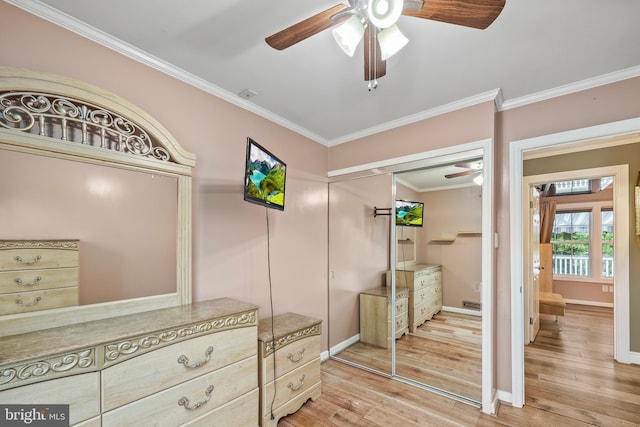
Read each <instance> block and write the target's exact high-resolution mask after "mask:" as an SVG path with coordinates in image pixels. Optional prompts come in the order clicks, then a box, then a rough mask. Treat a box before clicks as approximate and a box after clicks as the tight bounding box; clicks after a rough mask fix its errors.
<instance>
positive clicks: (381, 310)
mask: <svg viewBox="0 0 640 427" xmlns="http://www.w3.org/2000/svg"><path fill="white" fill-rule="evenodd" d="M391 300H392V299H391V287H386V286H383V287H380V288H373V289H368V290H366V291H363V292H360V341H362V342H365V343H367V344H373V345H377V346H378V347H382V348H389V347H391V322H392V318H391ZM408 306H409V290H408V289H407V288H396V317H395V325H396V333H395V338H396V339H398V338H400V337H401V336H402V335H404V334H406V333H407V326H408V323H409V318H408V311H407V308H408Z"/></svg>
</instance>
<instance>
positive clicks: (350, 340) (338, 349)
mask: <svg viewBox="0 0 640 427" xmlns="http://www.w3.org/2000/svg"><path fill="white" fill-rule="evenodd" d="M358 341H360V334H355V335H354V336H352V337H351V338H347V339H346V340H344V341H342V342H340V343H338V344H336V345H334V346H333V347H331V348H330V349H329V354H338V353H340V352H341V351H342V350H344V349H345V348H347V347H349V346H350V345H353V344H355V343H357V342H358ZM327 357H328V356H327Z"/></svg>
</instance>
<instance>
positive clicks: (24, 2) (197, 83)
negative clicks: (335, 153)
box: [5, 0, 328, 145]
mask: <svg viewBox="0 0 640 427" xmlns="http://www.w3.org/2000/svg"><path fill="white" fill-rule="evenodd" d="M5 1H6V3H9V4H11V5H13V6H15V7H18V8H20V9H22V10H24V11H26V12H29V13H31V14H32V15H35V16H37V17H39V18H42V19H44V20H47V21H49V22H51V23H53V24H55V25H58V26H60V27H62V28H64V29H66V30H69V31H71V32H73V33H76V34H78V35H80V36H82V37H84V38H86V39H89V40H91V41H93V42H96V43H98V44H100V45H102V46H104V47H106V48H109V49H111V50H113V51H116V52H118V53H120V54H122V55H124V56H126V57H128V58H130V59H133V60H135V61H137V62H140V63H142V64H144V65H147V66H149V67H151V68H153V69H155V70H157V71H160V72H162V73H164V74H167V75H169V76H171V77H174V78H175V79H177V80H180V81H182V82H184V83H187V84H189V85H191V86H193V87H195V88H197V89H200V90H203V91H204V92H207V93H209V94H211V95H214V96H216V97H218V98H221V99H223V100H225V101H227V102H229V103H231V104H233V105H235V106H237V107H240V108H242V109H245V110H247V111H250V112H252V113H255V114H257V115H258V116H260V117H263V118H265V119H267V120H269V121H272V122H274V123H277V124H279V125H281V126H283V127H285V128H287V129H289V130H291V131H293V132H296V133H297V134H299V135H302V136H304V137H307V138H309V139H311V140H313V141H315V142H318V143H320V144H323V145H328V141H327V139H326V138H323V137H321V136H320V135H318V134H316V133H314V132H311V131H310V130H308V129H306V128H304V127H302V126H299V125H297V124H296V123H293V122H291V121H289V120H286V119H284V118H283V117H281V116H279V115H277V114H274V113H272V112H271V111H269V110H267V109H264V108H262V107H259V106H257V105H255V104H253V103H250V102H248V101H246V100H244V99H243V98H241V97H240V96H239V95H237V94H234V93H231V92H229V91H227V90H224V89H222V88H220V87H219V86H216V85H214V84H212V83H210V82H208V81H206V80H204V79H202V78H200V77H197V76H195V75H193V74H191V73H189V72H187V71H185V70H183V69H181V68H179V67H176V66H174V65H172V64H170V63H168V62H166V61H163V60H161V59H159V58H157V57H155V56H154V55H151V54H150V53H148V52H145V51H143V50H141V49H139V48H137V47H135V46H132V45H130V44H129V43H125V42H123V41H122V40H119V39H117V38H115V37H113V36H111V35H109V34H107V33H105V32H104V31H100V30H98V29H97V28H95V27H92V26H91V25H88V24H86V23H84V22H82V21H80V20H78V19H76V18H74V17H72V16H69V15H67V14H65V13H63V12H60V11H59V10H56V9H54V8H52V7H51V6H49V5H46V4H44V3H41V2H39V1H37V0H5Z"/></svg>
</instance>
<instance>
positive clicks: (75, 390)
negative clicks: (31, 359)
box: [0, 372, 100, 425]
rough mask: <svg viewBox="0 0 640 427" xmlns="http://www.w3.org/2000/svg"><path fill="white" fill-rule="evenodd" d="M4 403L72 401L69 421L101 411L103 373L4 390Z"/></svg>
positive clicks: (96, 414) (64, 403) (0, 398)
mask: <svg viewBox="0 0 640 427" xmlns="http://www.w3.org/2000/svg"><path fill="white" fill-rule="evenodd" d="M0 402H1V403H3V404H7V405H8V404H43V405H46V404H52V405H69V418H70V419H69V424H70V425H74V424H77V423H80V422H82V421H85V420H88V419H90V418H92V417H95V416H98V415H100V374H99V373H97V372H92V373H89V374H81V375H75V376H72V377H66V378H59V379H55V380H49V381H44V382H41V383H37V384H31V385H26V386H22V387H16V388H13V389H10V390H5V391H2V392H0Z"/></svg>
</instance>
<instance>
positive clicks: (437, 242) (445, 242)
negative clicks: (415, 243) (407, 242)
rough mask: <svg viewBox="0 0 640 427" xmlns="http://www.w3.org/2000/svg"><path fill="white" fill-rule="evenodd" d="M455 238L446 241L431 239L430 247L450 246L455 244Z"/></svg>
mask: <svg viewBox="0 0 640 427" xmlns="http://www.w3.org/2000/svg"><path fill="white" fill-rule="evenodd" d="M455 241H456V239H454V238H446V239H431V240H429V244H430V245H450V244H452V243H453V242H455Z"/></svg>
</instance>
